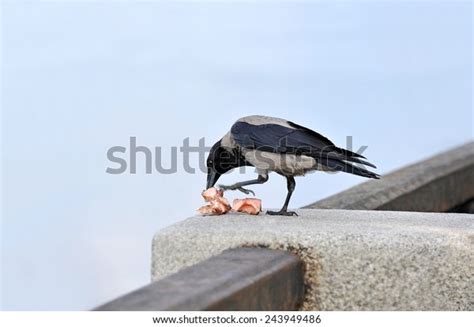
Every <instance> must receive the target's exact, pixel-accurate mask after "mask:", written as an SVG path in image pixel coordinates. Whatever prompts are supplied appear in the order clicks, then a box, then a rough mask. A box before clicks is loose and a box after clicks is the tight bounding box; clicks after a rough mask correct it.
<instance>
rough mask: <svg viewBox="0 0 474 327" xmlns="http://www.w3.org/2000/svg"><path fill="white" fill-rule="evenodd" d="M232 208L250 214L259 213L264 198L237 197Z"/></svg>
mask: <svg viewBox="0 0 474 327" xmlns="http://www.w3.org/2000/svg"><path fill="white" fill-rule="evenodd" d="M232 210H233V211H236V212H244V213H247V214H249V215H258V214H259V213H260V212H261V211H262V200H260V199H255V198H246V199H235V200H234V202H233V205H232Z"/></svg>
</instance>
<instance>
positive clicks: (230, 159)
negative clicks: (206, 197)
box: [206, 141, 246, 189]
mask: <svg viewBox="0 0 474 327" xmlns="http://www.w3.org/2000/svg"><path fill="white" fill-rule="evenodd" d="M244 165H246V162H245V160H244V159H243V158H242V156H241V155H240V154H239V153H238V152H237V150H236V149H226V148H224V147H222V146H221V141H219V142H217V143H216V144H214V145H213V146H212V148H211V151H210V152H209V156H208V157H207V187H206V189H208V188H210V187H213V186H214V185H215V184H216V183H217V181H218V179H219V177H221V176H222V175H223V174H225V173H226V172H228V171H229V170H231V169H234V168H237V167H240V166H244Z"/></svg>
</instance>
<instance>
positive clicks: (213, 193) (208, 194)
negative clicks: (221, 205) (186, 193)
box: [201, 187, 224, 202]
mask: <svg viewBox="0 0 474 327" xmlns="http://www.w3.org/2000/svg"><path fill="white" fill-rule="evenodd" d="M201 195H202V197H203V198H204V200H205V201H206V202H209V201H212V200H215V199H217V198H222V197H223V196H224V190H221V189H218V188H215V187H211V188H208V189H207V190H204V191H202V193H201Z"/></svg>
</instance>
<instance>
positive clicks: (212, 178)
mask: <svg viewBox="0 0 474 327" xmlns="http://www.w3.org/2000/svg"><path fill="white" fill-rule="evenodd" d="M219 177H221V174H219V173H218V172H216V171H215V170H213V169H209V170H208V172H207V187H206V190H207V189H208V188H211V187H213V186H214V185H215V184H216V183H217V180H218V179H219Z"/></svg>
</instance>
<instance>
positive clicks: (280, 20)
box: [1, 1, 473, 310]
mask: <svg viewBox="0 0 474 327" xmlns="http://www.w3.org/2000/svg"><path fill="white" fill-rule="evenodd" d="M2 9H3V10H2V17H1V22H2V51H1V54H2V67H1V68H2V71H1V77H2V82H3V83H2V98H1V101H2V102H1V105H2V115H3V119H2V141H3V142H2V145H3V152H2V165H3V183H2V187H3V189H2V191H3V206H2V226H1V227H2V235H1V237H2V248H3V249H2V250H3V251H2V262H1V267H2V274H3V278H2V281H3V285H2V287H3V290H2V295H3V308H4V309H33V310H53V309H58V310H66V309H70V310H75V309H88V308H91V307H92V306H94V305H97V304H99V303H101V302H103V301H105V300H108V299H110V298H112V297H114V296H117V295H119V294H122V293H124V292H126V291H129V290H131V289H134V288H136V287H138V286H140V285H143V284H146V283H147V282H148V280H149V265H150V260H149V259H150V244H151V239H152V236H153V233H154V232H155V231H157V230H158V229H160V228H163V227H165V226H168V225H170V224H172V223H174V222H177V221H180V220H182V219H185V218H186V217H188V216H191V215H193V214H194V210H195V209H196V208H197V207H199V206H200V205H201V204H202V203H201V202H202V200H201V198H200V196H199V193H200V191H201V190H202V188H203V187H204V184H205V175H204V174H202V173H197V174H195V175H189V174H186V173H184V172H183V170H182V169H180V171H179V172H178V173H177V174H174V175H160V174H158V173H154V174H152V175H146V174H144V173H143V170H141V172H139V173H138V174H137V175H133V176H132V175H130V174H124V175H108V174H106V173H105V169H106V168H107V167H108V166H109V163H108V162H107V158H106V151H107V149H108V148H109V147H111V146H115V145H123V146H128V140H129V137H130V136H136V137H137V140H138V143H139V144H141V145H148V146H151V147H152V146H162V147H163V148H164V156H165V159H166V158H168V159H167V160H168V161H169V155H167V154H168V153H169V147H170V146H173V145H176V146H179V145H181V143H182V140H183V139H184V138H186V137H189V138H190V141H191V144H197V142H198V140H199V138H201V137H206V139H207V140H208V143H213V142H214V141H216V140H217V139H218V138H220V137H221V136H222V135H223V134H224V133H225V132H226V130H227V129H228V128H229V127H230V125H231V124H232V123H233V121H235V120H236V119H237V118H239V117H240V116H244V115H249V114H265V115H273V116H280V117H284V118H288V119H291V120H293V121H295V122H297V123H300V124H303V125H306V126H308V127H311V128H313V129H315V130H317V131H318V132H320V133H322V134H325V135H326V136H328V137H329V138H331V139H332V140H334V141H335V142H336V143H337V144H338V145H341V146H345V139H346V136H353V140H354V147H355V148H356V149H357V148H358V147H359V146H361V145H367V146H368V149H367V150H366V152H364V154H365V155H366V156H367V157H368V158H369V159H370V160H371V161H372V162H374V163H376V164H377V165H378V167H379V170H378V171H379V172H380V173H385V172H388V171H390V170H392V169H395V168H398V167H400V166H402V165H405V164H408V163H411V162H413V161H416V160H419V159H422V158H425V157H427V156H429V155H431V154H434V153H436V152H438V151H442V150H445V149H447V148H449V147H452V146H455V145H458V144H460V143H463V142H466V141H468V140H470V139H472V137H473V131H472V126H473V117H472V22H471V21H472V4H471V3H470V2H469V1H466V2H454V3H449V2H445V3H443V2H438V1H437V2H424V3H407V2H403V3H396V2H393V1H391V2H378V3H373V2H357V3H347V2H337V3H334V2H318V3H311V2H299V3H289V2H288V3H284V2H283V3H282V2H278V3H271V2H270V3H268V2H267V3H264V4H252V3H248V2H243V3H232V4H223V3H212V2H203V3H196V4H190V3H174V4H173V3H159V4H158V3H150V2H139V3H136V2H135V3H134V2H132V1H128V2H121V3H119V2H115V3H110V2H107V1H104V2H102V3H100V2H92V3H81V2H72V3H61V2H48V3H35V2H30V3H28V2H20V1H6V2H4V4H3V7H2ZM192 159H193V160H194V162H196V160H197V156H195V157H192ZM142 167H143V166H142ZM251 175H252V173H251V171H248V173H247V175H246V176H251ZM243 178H245V176H240V175H239V174H238V173H234V174H231V175H228V176H225V177H224V179H223V180H222V181H223V182H226V181H227V182H230V181H237V180H240V179H243ZM363 181H364V180H363V179H362V178H360V177H357V176H351V175H348V174H337V175H327V174H322V173H318V174H311V175H309V176H307V177H305V178H299V179H297V189H296V192H295V195H294V197H293V200H292V206H293V207H299V206H302V205H305V204H308V203H310V202H313V201H315V200H318V199H321V198H323V197H325V196H328V195H331V194H334V193H336V192H338V191H341V190H344V189H346V188H347V187H349V186H351V185H355V184H357V183H360V182H363ZM285 188H286V182H285V181H284V180H283V179H282V178H281V177H279V176H277V175H275V176H273V175H272V176H270V181H269V183H268V184H266V185H264V186H258V187H254V188H253V189H254V190H255V191H256V192H257V196H259V197H261V198H262V199H263V204H264V206H266V207H279V206H280V205H281V203H282V201H283V200H284V197H285V194H286V189H285ZM233 196H240V194H230V198H232V197H233ZM223 219H225V217H224V218H223Z"/></svg>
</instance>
